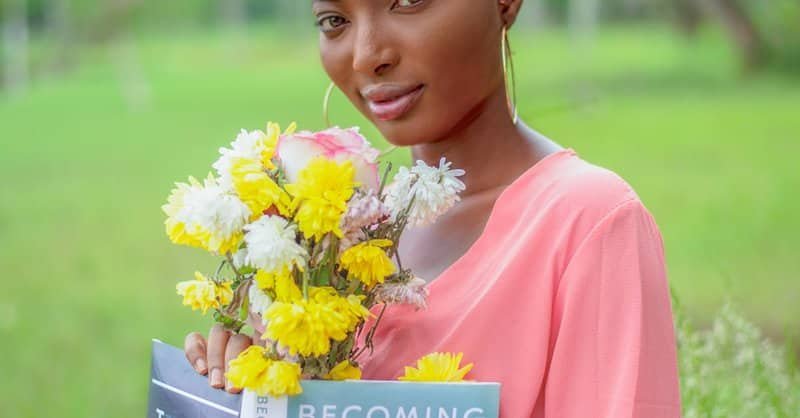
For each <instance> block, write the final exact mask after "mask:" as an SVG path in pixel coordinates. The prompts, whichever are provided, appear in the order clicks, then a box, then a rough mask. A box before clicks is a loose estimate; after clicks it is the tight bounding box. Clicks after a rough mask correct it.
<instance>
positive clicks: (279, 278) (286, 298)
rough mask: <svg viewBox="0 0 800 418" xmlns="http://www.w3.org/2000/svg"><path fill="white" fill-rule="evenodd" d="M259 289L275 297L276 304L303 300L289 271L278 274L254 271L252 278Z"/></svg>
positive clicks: (300, 291) (301, 293)
mask: <svg viewBox="0 0 800 418" xmlns="http://www.w3.org/2000/svg"><path fill="white" fill-rule="evenodd" d="M253 279H254V280H255V282H256V285H257V286H258V288H259V289H261V290H264V291H268V292H269V293H271V294H272V295H274V296H275V301H278V302H293V301H296V300H300V299H302V298H303V292H302V290H300V287H299V286H298V285H297V283H295V281H294V277H293V276H292V273H291V271H289V270H288V269H285V270H284V271H282V272H279V273H269V272H267V271H264V270H258V271H256V275H255V276H254V277H253Z"/></svg>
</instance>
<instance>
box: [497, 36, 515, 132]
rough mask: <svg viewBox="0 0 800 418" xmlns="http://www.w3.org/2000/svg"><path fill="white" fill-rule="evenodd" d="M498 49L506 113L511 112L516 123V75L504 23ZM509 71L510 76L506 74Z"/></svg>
mask: <svg viewBox="0 0 800 418" xmlns="http://www.w3.org/2000/svg"><path fill="white" fill-rule="evenodd" d="M500 49H501V51H502V56H503V84H504V85H505V88H506V105H507V106H508V113H509V114H511V119H512V120H513V121H514V125H516V124H517V121H518V120H519V114H518V113H517V77H516V76H515V75H514V60H513V59H512V58H511V45H509V42H508V27H507V26H505V25H503V33H502V35H501V37H500ZM509 72H510V73H511V77H509V76H508V74H509ZM509 78H511V91H509V88H508V81H509ZM512 97H513V99H512Z"/></svg>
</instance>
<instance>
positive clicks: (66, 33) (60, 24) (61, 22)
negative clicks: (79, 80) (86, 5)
mask: <svg viewBox="0 0 800 418" xmlns="http://www.w3.org/2000/svg"><path fill="white" fill-rule="evenodd" d="M45 25H46V26H45V28H46V32H47V36H48V37H49V38H50V39H51V41H52V42H53V43H54V44H56V45H58V50H57V51H56V52H55V54H54V56H53V61H52V63H51V65H50V70H51V71H52V72H53V73H56V74H60V73H63V72H64V71H66V70H67V69H68V68H69V67H70V65H71V64H72V61H73V59H74V58H73V54H72V51H74V49H73V41H74V39H73V36H72V30H71V27H70V22H69V0H49V1H48V7H46V8H45Z"/></svg>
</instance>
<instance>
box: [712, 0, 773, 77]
mask: <svg viewBox="0 0 800 418" xmlns="http://www.w3.org/2000/svg"><path fill="white" fill-rule="evenodd" d="M705 1H706V3H707V4H708V6H709V10H710V11H711V12H713V13H714V14H715V15H716V16H717V17H718V18H719V19H720V21H721V22H722V24H723V26H724V27H725V30H726V31H727V32H728V35H729V36H730V38H731V40H732V41H733V43H734V44H735V45H736V47H737V49H738V50H739V53H740V54H741V58H742V66H743V68H744V70H745V71H752V70H755V69H757V68H758V67H761V66H762V65H763V64H764V62H765V60H766V45H765V43H764V41H763V39H762V38H761V36H760V35H759V34H758V30H757V29H756V26H755V23H753V21H752V19H750V16H748V15H747V11H746V10H745V9H744V8H743V7H742V5H741V4H740V3H739V2H738V1H737V0H705Z"/></svg>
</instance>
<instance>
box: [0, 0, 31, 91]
mask: <svg viewBox="0 0 800 418" xmlns="http://www.w3.org/2000/svg"><path fill="white" fill-rule="evenodd" d="M2 11H3V35H2V36H3V51H4V53H3V86H4V87H5V88H6V89H7V90H8V91H11V92H20V91H24V90H25V89H26V88H27V86H28V78H29V74H28V19H27V8H26V4H25V0H4V1H3V10H2Z"/></svg>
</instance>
